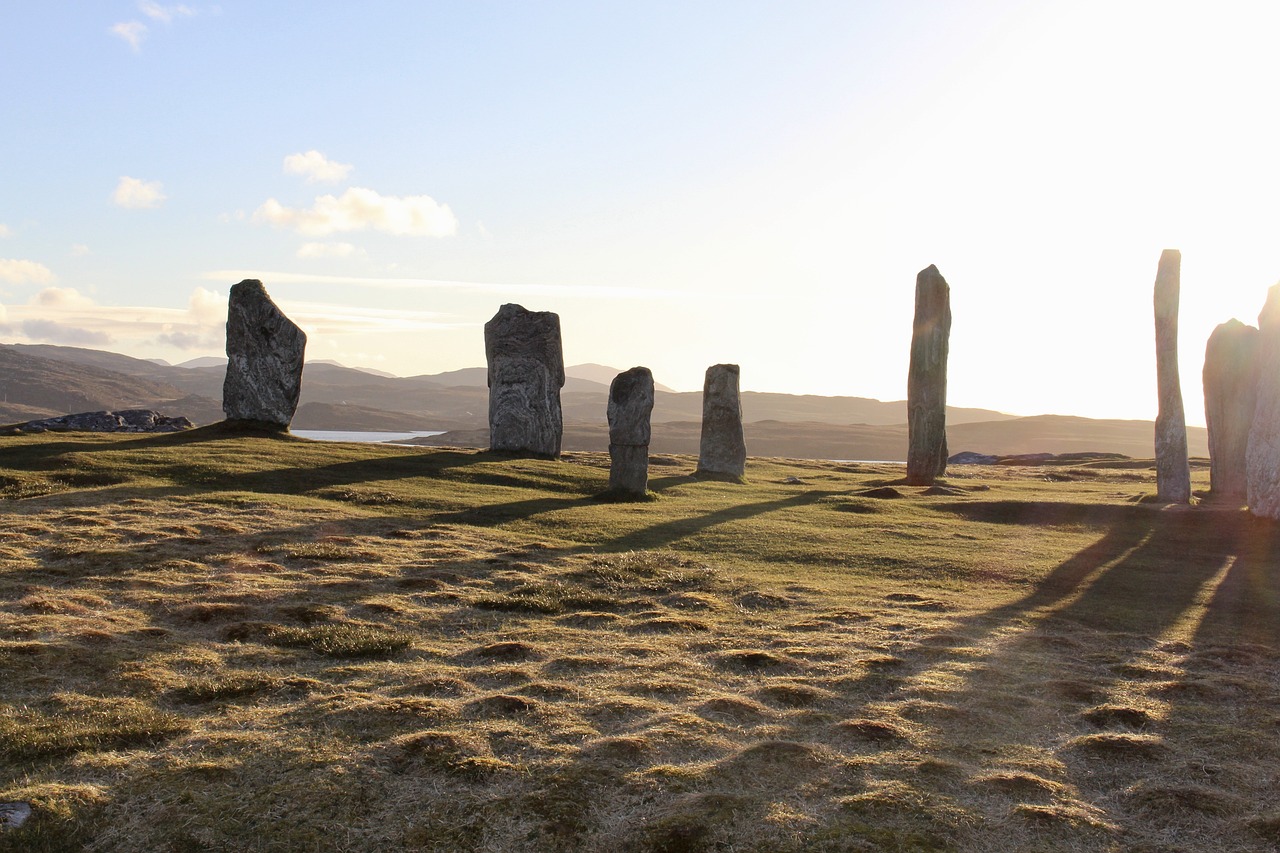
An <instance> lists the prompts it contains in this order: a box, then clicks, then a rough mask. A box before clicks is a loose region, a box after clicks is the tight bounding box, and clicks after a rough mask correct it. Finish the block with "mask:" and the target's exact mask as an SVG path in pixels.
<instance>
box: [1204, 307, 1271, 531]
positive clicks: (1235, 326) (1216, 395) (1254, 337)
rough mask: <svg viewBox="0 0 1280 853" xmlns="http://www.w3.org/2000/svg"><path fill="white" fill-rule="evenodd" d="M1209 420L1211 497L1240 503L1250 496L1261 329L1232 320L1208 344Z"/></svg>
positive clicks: (1206, 398)
mask: <svg viewBox="0 0 1280 853" xmlns="http://www.w3.org/2000/svg"><path fill="white" fill-rule="evenodd" d="M1202 375H1203V378H1204V418H1205V425H1206V426H1207V427H1208V428H1209V495H1210V497H1211V498H1212V499H1213V500H1214V501H1227V502H1231V503H1233V505H1235V506H1239V505H1240V504H1242V503H1244V502H1245V500H1246V499H1247V497H1248V491H1249V489H1248V484H1249V478H1248V472H1247V468H1246V464H1245V459H1246V452H1247V450H1248V447H1249V429H1250V428H1251V427H1252V425H1253V413H1254V409H1255V408H1256V402H1257V390H1258V389H1257V385H1258V330H1257V329H1255V328H1254V327H1253V326H1248V325H1245V324H1244V323H1241V322H1240V321H1239V320H1234V319H1233V320H1228V321H1227V322H1225V323H1223V324H1221V325H1219V326H1218V327H1217V328H1216V329H1214V330H1213V334H1211V335H1210V336H1209V342H1208V343H1207V344H1206V345H1205V348H1204V372H1203V374H1202Z"/></svg>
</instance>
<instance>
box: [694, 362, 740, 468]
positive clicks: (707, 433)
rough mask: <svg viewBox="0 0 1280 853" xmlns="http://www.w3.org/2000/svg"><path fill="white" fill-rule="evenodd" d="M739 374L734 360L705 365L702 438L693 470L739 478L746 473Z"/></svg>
mask: <svg viewBox="0 0 1280 853" xmlns="http://www.w3.org/2000/svg"><path fill="white" fill-rule="evenodd" d="M740 374H741V370H740V369H739V367H738V365H736V364H713V365H711V366H710V367H708V368H707V375H706V378H705V379H704V380H703V383H702V438H701V441H700V442H699V444H698V470H697V471H696V472H695V473H696V474H709V475H712V476H720V477H731V478H737V479H741V478H742V476H743V475H744V474H745V473H746V470H747V444H746V441H745V440H744V439H743V436H742V399H741V396H740V393H739V389H738V380H739V376H740Z"/></svg>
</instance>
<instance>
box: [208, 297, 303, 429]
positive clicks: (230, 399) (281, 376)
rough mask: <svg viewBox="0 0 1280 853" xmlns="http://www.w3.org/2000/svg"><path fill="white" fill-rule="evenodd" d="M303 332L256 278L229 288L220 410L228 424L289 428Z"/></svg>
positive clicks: (294, 406)
mask: <svg viewBox="0 0 1280 853" xmlns="http://www.w3.org/2000/svg"><path fill="white" fill-rule="evenodd" d="M306 347H307V336H306V334H305V333H304V332H303V331H302V330H301V329H299V328H298V327H297V326H296V325H294V323H293V321H292V320H290V319H289V318H288V317H286V316H285V315H284V312H283V311H281V310H280V309H279V308H277V307H276V304H275V303H274V302H272V301H271V297H270V296H268V295H267V289H266V288H265V287H263V286H262V282H260V281H258V280H256V279H246V280H244V281H242V282H240V283H239V284H237V285H234V286H233V287H232V288H231V297H230V299H229V300H228V303H227V375H226V379H225V380H224V381H223V384H222V411H223V412H224V413H225V414H226V416H227V420H229V421H258V422H260V423H265V424H270V425H272V426H277V427H280V428H282V429H288V428H289V422H290V421H292V420H293V413H294V412H295V411H296V410H297V408H298V394H299V393H300V392H301V391H302V364H303V354H304V352H305V350H306Z"/></svg>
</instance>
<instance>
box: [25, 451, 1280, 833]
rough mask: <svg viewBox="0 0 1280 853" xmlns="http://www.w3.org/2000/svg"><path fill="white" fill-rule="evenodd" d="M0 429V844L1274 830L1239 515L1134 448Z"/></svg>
mask: <svg viewBox="0 0 1280 853" xmlns="http://www.w3.org/2000/svg"><path fill="white" fill-rule="evenodd" d="M0 441H2V442H3V443H2V444H0V672H2V673H3V676H2V678H0V800H2V801H22V802H26V803H30V804H31V805H32V807H33V810H34V813H33V815H32V817H31V818H30V819H29V820H28V821H27V823H26V824H24V825H23V826H22V827H21V828H19V829H14V830H10V831H7V832H0V850H13V851H17V850H23V851H31V850H44V851H71V850H82V849H84V850H95V851H135V850H156V851H162V850H163V851H197V850H201V851H203V850H236V851H298V850H334V851H368V850H380V851H398V850H439V851H446V850H447V851H457V850H492V851H517V850H565V851H605V850H608V851H615V850H616V851H700V850H721V851H747V850H753V851H764V850H768V851H846V850H983V851H1014V850H1062V851H1085V850H1089V851H1094V850H1117V851H1118V850H1126V851H1139V850H1147V851H1155V850H1174V849H1176V850H1203V851H1231V850H1238V851H1243V850H1271V849H1275V846H1276V845H1277V844H1278V843H1280V809H1277V807H1276V804H1275V801H1274V796H1273V792H1274V790H1275V786H1276V782H1277V773H1278V772H1280V771H1278V770H1277V768H1280V682H1277V667H1278V664H1280V653H1278V652H1277V649H1278V648H1280V636H1277V634H1278V633H1280V618H1278V617H1280V601H1278V600H1277V595H1276V589H1277V581H1278V580H1280V579H1278V578H1277V572H1278V568H1277V566H1278V565H1280V559H1278V558H1280V537H1278V536H1277V528H1276V526H1275V525H1274V524H1272V523H1269V522H1264V521H1259V520H1256V519H1253V518H1252V517H1251V516H1250V515H1249V514H1248V513H1247V512H1245V511H1243V510H1240V509H1238V508H1235V507H1228V506H1218V505H1215V504H1213V503H1212V502H1203V503H1200V504H1199V505H1196V506H1191V507H1177V506H1161V505H1158V504H1155V503H1152V502H1151V500H1150V498H1151V496H1152V494H1153V492H1154V481H1153V478H1154V473H1153V470H1152V468H1151V466H1150V464H1149V463H1148V462H1125V461H1112V462H1105V461H1104V462H1099V463H1091V464H1074V465H1060V466H1049V467H1044V466H1042V467H1026V468H1023V467H1016V466H1010V467H1004V466H1001V467H961V466H953V467H952V469H951V470H950V471H949V472H948V475H947V477H946V479H945V483H944V485H943V487H942V488H935V489H924V488H919V487H907V486H903V485H899V484H897V483H896V481H897V479H898V478H899V477H900V476H901V473H902V469H901V467H899V466H892V465H873V464H837V463H832V462H821V461H812V460H800V459H787V458H752V459H751V460H750V461H749V463H748V468H747V482H746V483H745V484H733V483H724V482H711V481H699V480H696V479H694V478H693V477H692V476H691V473H692V471H693V468H694V461H695V460H694V459H693V458H691V457H686V456H675V455H663V454H658V455H655V456H654V457H653V459H652V464H651V468H650V477H651V488H652V490H653V493H654V497H655V499H654V500H651V501H648V502H643V503H606V502H601V501H598V500H596V499H595V496H596V495H597V494H598V493H600V492H602V491H603V490H604V488H605V485H606V482H607V475H608V457H607V455H605V454H598V453H569V454H566V456H565V458H564V459H562V460H561V461H546V460H529V459H517V458H511V457H503V456H497V455H493V454H490V453H487V452H480V451H474V450H461V449H442V448H414V447H395V446H381V445H368V444H364V445H355V444H333V443H318V442H310V441H306V440H302V439H299V438H295V437H292V436H288V435H268V434H254V433H236V432H229V431H227V430H226V429H225V428H222V427H218V426H212V427H203V428H201V429H197V430H193V431H190V432H187V433H178V434H173V435H164V436H125V437H122V436H109V435H84V434H61V435H43V436H17V437H9V438H4V439H2V440H0ZM1205 476H1206V475H1205V472H1204V470H1203V468H1197V469H1196V472H1195V483H1196V486H1197V487H1198V488H1200V489H1203V488H1204V487H1205V486H1206V482H1205Z"/></svg>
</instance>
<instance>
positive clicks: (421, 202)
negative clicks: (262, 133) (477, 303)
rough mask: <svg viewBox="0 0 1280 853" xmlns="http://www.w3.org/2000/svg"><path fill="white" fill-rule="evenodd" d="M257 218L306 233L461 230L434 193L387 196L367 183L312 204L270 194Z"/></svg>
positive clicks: (448, 233)
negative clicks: (303, 204)
mask: <svg viewBox="0 0 1280 853" xmlns="http://www.w3.org/2000/svg"><path fill="white" fill-rule="evenodd" d="M253 221H254V222H265V223H269V224H271V225H274V226H276V227H277V228H289V229H291V230H293V231H295V232H297V233H298V234H301V235H302V236H304V237H326V236H328V235H330V234H334V233H338V232H346V231H366V230H370V229H372V230H375V231H382V232H385V233H387V234H395V235H399V236H419V237H448V236H451V235H453V234H455V233H457V230H458V218H457V217H456V216H454V215H453V211H452V210H450V209H449V206H448V205H446V204H441V203H439V202H437V201H436V200H435V199H433V198H431V197H430V196H425V195H416V196H384V195H381V194H379V193H377V192H375V191H373V190H370V189H365V188H364V187H352V188H351V189H349V190H347V191H346V192H344V193H343V194H342V195H341V196H333V195H322V196H320V197H318V198H317V199H316V200H315V203H314V204H313V205H312V206H311V207H310V208H291V207H285V206H284V205H283V204H281V203H280V202H278V201H276V200H275V199H274V198H269V199H267V200H266V201H265V202H263V204H262V206H261V207H259V208H258V209H257V210H256V211H254V213H253Z"/></svg>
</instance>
